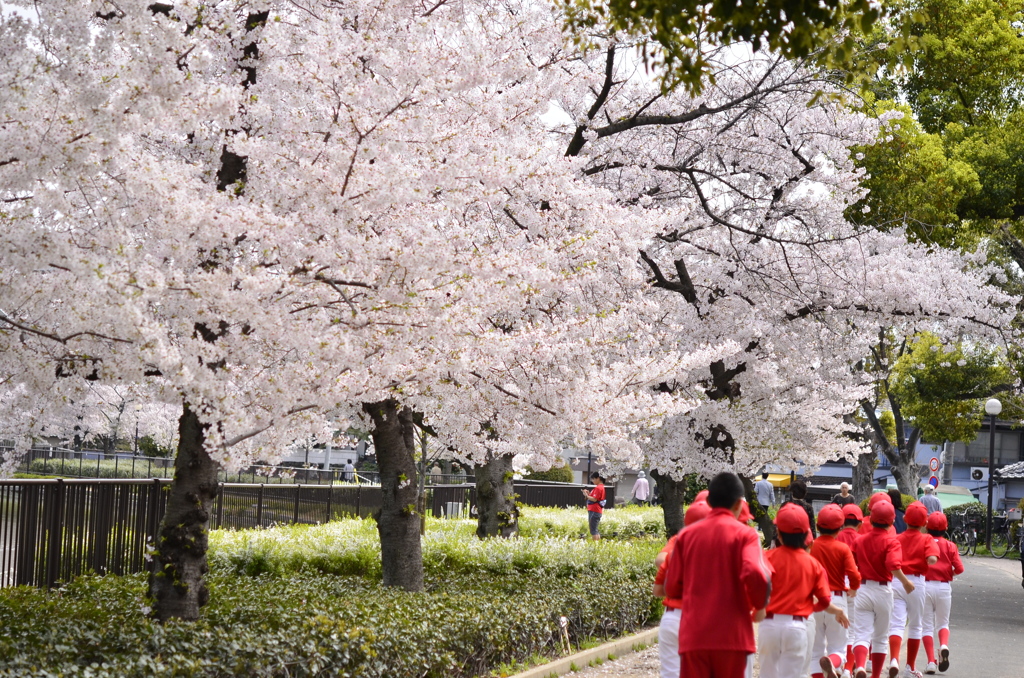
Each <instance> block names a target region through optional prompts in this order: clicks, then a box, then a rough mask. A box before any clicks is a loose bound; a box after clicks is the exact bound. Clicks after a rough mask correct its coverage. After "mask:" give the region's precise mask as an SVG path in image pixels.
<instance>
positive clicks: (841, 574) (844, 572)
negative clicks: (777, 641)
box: [811, 504, 860, 678]
mask: <svg viewBox="0 0 1024 678" xmlns="http://www.w3.org/2000/svg"><path fill="white" fill-rule="evenodd" d="M849 506H854V504H849ZM843 522H844V517H843V509H841V508H840V507H839V505H838V504H828V505H826V506H823V507H822V508H821V510H820V511H818V533H819V536H818V538H817V539H815V540H814V543H813V544H811V557H812V558H814V559H815V560H817V561H818V562H819V563H821V566H822V567H823V568H825V574H826V576H827V577H828V587H829V589H830V590H831V591H832V602H833V603H834V604H835V606H836V607H839V608H842V610H843V612H844V613H845V612H846V610H847V609H848V608H849V604H848V601H847V591H849V597H850V599H851V600H852V599H853V597H854V596H855V595H856V591H857V589H858V588H859V587H860V572H859V571H858V570H857V565H856V564H855V563H854V561H853V551H851V550H850V547H849V546H847V545H846V544H844V543H843V542H841V541H839V540H838V539H837V538H836V534H837V533H838V532H839V531H840V529H841V528H842V527H843ZM847 616H849V615H847ZM846 631H847V629H846V627H844V626H843V625H841V624H839V623H837V622H835V621H833V620H832V618H831V617H830V616H829V615H827V614H825V612H815V613H814V646H813V647H812V650H811V658H812V659H815V660H817V662H818V666H820V667H821V671H820V672H817V673H813V674H811V675H812V676H813V677H814V678H838V676H839V673H838V671H839V667H840V666H842V665H843V655H844V654H845V653H846Z"/></svg>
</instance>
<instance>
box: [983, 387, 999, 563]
mask: <svg viewBox="0 0 1024 678" xmlns="http://www.w3.org/2000/svg"><path fill="white" fill-rule="evenodd" d="M1002 411H1003V404H1002V403H1001V402H999V400H998V399H996V398H989V399H988V400H987V401H985V414H987V415H988V512H987V514H986V516H985V545H986V546H987V547H988V550H989V553H991V552H992V495H993V494H994V493H995V484H994V478H993V476H994V475H995V470H996V416H997V415H998V414H999V413H1000V412H1002Z"/></svg>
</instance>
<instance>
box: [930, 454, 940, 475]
mask: <svg viewBox="0 0 1024 678" xmlns="http://www.w3.org/2000/svg"><path fill="white" fill-rule="evenodd" d="M928 468H929V469H931V471H932V473H935V472H936V471H938V470H939V458H938V457H932V460H931V461H929V462H928Z"/></svg>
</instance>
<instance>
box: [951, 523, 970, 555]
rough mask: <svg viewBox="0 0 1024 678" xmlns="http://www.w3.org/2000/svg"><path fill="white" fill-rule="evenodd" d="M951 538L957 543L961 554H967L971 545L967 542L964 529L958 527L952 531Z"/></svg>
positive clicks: (957, 548)
mask: <svg viewBox="0 0 1024 678" xmlns="http://www.w3.org/2000/svg"><path fill="white" fill-rule="evenodd" d="M949 540H950V541H951V542H953V543H954V544H956V550H957V551H959V552H960V555H962V556H966V555H967V549H968V548H970V547H969V545H968V544H967V535H966V534H965V533H964V531H963V530H961V529H956V530H953V531H952V532H950V533H949Z"/></svg>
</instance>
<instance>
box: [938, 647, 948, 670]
mask: <svg viewBox="0 0 1024 678" xmlns="http://www.w3.org/2000/svg"><path fill="white" fill-rule="evenodd" d="M948 668H949V646H948V645H942V646H940V647H939V671H945V670H946V669H948Z"/></svg>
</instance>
